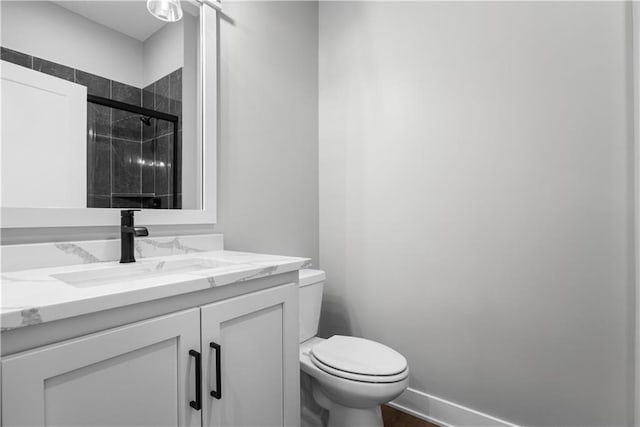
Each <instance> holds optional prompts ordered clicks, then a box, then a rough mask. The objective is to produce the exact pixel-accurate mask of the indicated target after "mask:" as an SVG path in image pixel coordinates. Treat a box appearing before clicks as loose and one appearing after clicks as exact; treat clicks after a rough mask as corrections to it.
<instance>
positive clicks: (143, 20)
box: [51, 0, 166, 42]
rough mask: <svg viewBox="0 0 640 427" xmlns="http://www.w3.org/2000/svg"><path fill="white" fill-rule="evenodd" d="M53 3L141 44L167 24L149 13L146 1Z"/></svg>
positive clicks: (97, 0) (56, 1) (99, 0)
mask: <svg viewBox="0 0 640 427" xmlns="http://www.w3.org/2000/svg"><path fill="white" fill-rule="evenodd" d="M51 1H52V2H53V3H56V4H57V5H59V6H62V7H64V8H65V9H68V10H70V11H72V12H74V13H77V14H78V15H82V16H84V17H85V18H87V19H90V20H92V21H94V22H97V23H98V24H102V25H104V26H105V27H109V28H111V29H112V30H115V31H118V32H120V33H122V34H126V35H128V36H129V37H133V38H134V39H137V40H140V41H141V42H143V41H145V40H146V39H147V38H149V37H150V36H151V35H152V34H153V33H155V32H156V31H158V30H159V29H160V28H162V27H163V26H164V25H165V24H166V22H164V21H161V20H159V19H157V18H154V17H153V16H152V15H151V14H150V13H149V12H148V11H147V3H146V1H144V0H120V1H113V0H111V1H102V0H96V1H77V0H75V1H63V0H62V1H59V0H51Z"/></svg>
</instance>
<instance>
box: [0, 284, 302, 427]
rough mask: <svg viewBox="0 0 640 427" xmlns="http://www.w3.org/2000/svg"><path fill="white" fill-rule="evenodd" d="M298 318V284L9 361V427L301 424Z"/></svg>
mask: <svg viewBox="0 0 640 427" xmlns="http://www.w3.org/2000/svg"><path fill="white" fill-rule="evenodd" d="M297 316H298V314H297V285H296V284H295V283H290V284H285V285H281V286H276V287H273V288H268V289H265V290H262V291H257V292H252V293H248V294H244V295H241V296H237V297H234V298H229V299H225V300H221V301H218V302H214V303H211V304H208V305H203V306H201V307H195V308H191V309H187V310H183V311H179V312H177V313H173V314H168V315H164V316H160V317H155V318H152V319H149V320H144V321H140V322H136V323H132V324H129V325H125V326H122V327H117V328H113V329H108V330H106V331H102V332H98V333H94V334H91V335H87V336H83V337H80V338H75V339H70V340H66V341H63V342H60V343H57V344H52V345H48V346H45V347H40V348H36V349H33V350H29V351H25V352H22V353H18V354H15V355H11V356H7V357H5V358H3V360H2V426H4V427H10V426H45V425H51V426H107V425H108V426H142V425H144V426H194V427H195V426H201V425H206V426H294V425H298V424H299V409H298V408H299V400H298V390H299V376H298V372H299V367H298V340H297V322H298V317H297ZM212 342H213V343H215V344H216V345H219V351H218V350H216V348H214V347H215V345H214V346H213V347H212V345H211V343H212ZM218 356H219V361H220V363H219V364H218V365H217V364H216V358H217V357H218ZM198 359H201V360H198ZM217 367H218V369H216V368H217ZM218 374H219V376H218ZM218 378H219V379H220V381H219V382H220V384H219V385H218V384H217V383H218ZM198 388H200V390H198ZM198 391H199V392H200V394H201V395H200V399H199V400H200V402H198V396H197V394H198ZM211 391H219V392H220V396H219V397H220V398H219V399H218V398H216V397H214V396H212V395H211ZM214 394H215V393H214ZM197 403H201V406H200V408H199V409H198V406H199V405H198V404H197ZM194 407H195V408H194Z"/></svg>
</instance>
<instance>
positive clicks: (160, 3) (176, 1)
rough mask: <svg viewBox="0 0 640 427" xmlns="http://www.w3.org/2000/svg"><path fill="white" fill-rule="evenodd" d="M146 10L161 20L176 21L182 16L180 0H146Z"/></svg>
mask: <svg viewBox="0 0 640 427" xmlns="http://www.w3.org/2000/svg"><path fill="white" fill-rule="evenodd" d="M147 10H148V11H149V13H151V14H152V15H153V16H155V17H156V18H158V19H160V20H162V21H167V22H176V21H179V20H180V19H181V18H182V7H180V0H147Z"/></svg>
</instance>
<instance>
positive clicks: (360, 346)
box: [309, 335, 409, 383]
mask: <svg viewBox="0 0 640 427" xmlns="http://www.w3.org/2000/svg"><path fill="white" fill-rule="evenodd" d="M309 358H310V360H311V362H312V364H313V365H314V366H316V367H317V368H318V369H321V370H322V371H324V372H326V373H328V374H331V375H334V376H337V377H340V378H344V379H347V380H352V381H360V382H368V383H393V382H398V381H402V380H404V379H405V378H407V376H408V375H409V370H408V367H407V360H406V359H405V358H404V357H403V356H402V355H401V354H400V353H398V352H397V351H395V350H393V349H391V348H389V347H387V346H385V345H383V344H380V343H377V342H375V341H371V340H367V339H364V338H357V337H346V336H341V335H334V336H333V337H331V338H329V339H327V340H324V341H322V342H320V343H318V344H316V345H314V346H313V347H312V348H311V350H310V351H309Z"/></svg>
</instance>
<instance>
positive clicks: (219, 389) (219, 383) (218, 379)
mask: <svg viewBox="0 0 640 427" xmlns="http://www.w3.org/2000/svg"><path fill="white" fill-rule="evenodd" d="M209 347H211V348H212V349H214V350H215V351H216V389H215V390H211V396H213V397H215V398H216V399H220V398H222V378H221V376H220V344H216V343H214V342H213V341H211V342H210V343H209Z"/></svg>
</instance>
